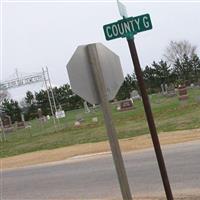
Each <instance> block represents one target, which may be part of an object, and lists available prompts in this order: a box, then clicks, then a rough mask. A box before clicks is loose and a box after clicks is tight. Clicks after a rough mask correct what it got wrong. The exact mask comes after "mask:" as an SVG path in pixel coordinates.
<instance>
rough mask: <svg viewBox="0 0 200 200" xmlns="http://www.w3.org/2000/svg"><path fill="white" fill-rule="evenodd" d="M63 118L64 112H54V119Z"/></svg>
mask: <svg viewBox="0 0 200 200" xmlns="http://www.w3.org/2000/svg"><path fill="white" fill-rule="evenodd" d="M64 117H65V111H64V110H59V111H56V118H57V119H60V118H64Z"/></svg>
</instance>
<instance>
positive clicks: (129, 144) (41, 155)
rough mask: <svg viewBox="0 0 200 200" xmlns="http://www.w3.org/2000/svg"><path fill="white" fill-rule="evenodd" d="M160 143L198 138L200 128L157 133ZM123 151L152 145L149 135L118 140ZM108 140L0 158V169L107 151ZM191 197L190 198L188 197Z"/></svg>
mask: <svg viewBox="0 0 200 200" xmlns="http://www.w3.org/2000/svg"><path fill="white" fill-rule="evenodd" d="M159 138H160V142H161V145H167V144H176V143H183V142H188V141H194V140H200V129H193V130H184V131H174V132H168V133H160V134H159ZM119 142H120V147H121V149H122V151H123V152H127V151H136V150H141V149H146V148H151V147H152V142H151V137H150V135H143V136H138V137H133V138H127V139H122V140H119ZM109 151H110V147H109V143H108V141H104V142H98V143H88V144H78V145H73V146H69V147H63V148H58V149H53V150H44V151H37V152H32V153H26V154H22V155H17V156H13V157H8V158H2V159H0V169H1V170H4V169H11V168H19V167H25V166H31V165H36V164H44V163H50V162H56V161H62V160H66V159H68V158H72V157H75V156H80V155H87V154H96V153H101V152H109ZM190 199H191V198H190Z"/></svg>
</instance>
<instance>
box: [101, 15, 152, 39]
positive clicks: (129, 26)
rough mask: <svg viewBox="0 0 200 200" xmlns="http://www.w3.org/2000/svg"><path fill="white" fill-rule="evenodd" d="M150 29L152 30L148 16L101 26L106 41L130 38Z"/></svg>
mask: <svg viewBox="0 0 200 200" xmlns="http://www.w3.org/2000/svg"><path fill="white" fill-rule="evenodd" d="M150 29H152V23H151V19H150V15H149V14H145V15H140V16H137V17H128V18H124V19H122V20H119V21H117V22H114V23H111V24H106V25H104V26H103V30H104V34H105V36H106V40H112V39H116V38H120V37H122V38H123V37H127V38H130V37H132V36H133V35H135V34H136V33H139V32H142V31H147V30H150Z"/></svg>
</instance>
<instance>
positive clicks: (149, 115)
mask: <svg viewBox="0 0 200 200" xmlns="http://www.w3.org/2000/svg"><path fill="white" fill-rule="evenodd" d="M127 42H128V46H129V50H130V53H131V57H132V61H133V65H134V69H135V74H136V77H137V80H138V86H139V88H140V91H141V96H142V101H143V105H144V110H145V113H146V118H147V122H148V126H149V130H150V133H151V138H152V141H153V145H154V150H155V153H156V158H157V161H158V165H159V169H160V173H161V177H162V181H163V185H164V189H165V193H166V197H167V199H168V200H173V195H172V191H171V187H170V183H169V179H168V175H167V170H166V167H165V162H164V158H163V155H162V150H161V147H160V142H159V138H158V134H157V131H156V126H155V123H154V118H153V114H152V111H151V106H150V103H149V98H148V95H147V91H146V88H145V84H144V79H143V75H142V70H141V67H140V62H139V58H138V55H137V50H136V47H135V42H134V39H127Z"/></svg>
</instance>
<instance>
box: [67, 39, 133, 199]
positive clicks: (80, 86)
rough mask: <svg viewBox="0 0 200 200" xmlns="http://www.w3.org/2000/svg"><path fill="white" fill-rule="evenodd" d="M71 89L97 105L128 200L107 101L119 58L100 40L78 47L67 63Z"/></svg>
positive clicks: (117, 78) (117, 80) (117, 79)
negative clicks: (100, 109)
mask: <svg viewBox="0 0 200 200" xmlns="http://www.w3.org/2000/svg"><path fill="white" fill-rule="evenodd" d="M67 71H68V75H69V79H70V84H71V87H72V90H73V92H74V93H76V94H77V95H79V96H81V97H82V98H83V99H85V100H86V101H88V102H89V103H91V104H100V105H101V108H102V111H103V116H104V121H105V125H106V129H107V135H108V138H109V143H110V147H111V151H112V156H113V160H114V164H115V168H116V171H117V175H118V180H119V185H120V189H121V193H122V197H123V199H124V200H132V196H131V192H130V187H129V184H128V179H127V175H126V171H125V167H124V162H123V158H122V155H121V150H120V146H119V142H118V139H117V134H116V129H115V126H114V123H113V119H112V115H111V108H110V105H109V101H108V100H111V99H113V98H114V97H115V95H116V94H117V91H118V90H119V88H120V86H121V84H122V83H123V80H124V77H123V73H122V68H121V64H120V60H119V57H118V56H117V55H116V54H114V53H113V52H112V51H110V50H109V49H108V48H107V47H105V46H104V45H102V44H100V43H94V44H89V45H81V46H79V47H78V48H77V49H76V51H75V53H74V54H73V56H72V58H71V59H70V61H69V62H68V64H67Z"/></svg>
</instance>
